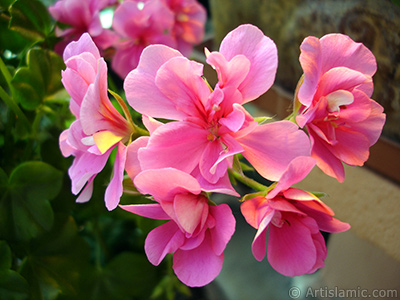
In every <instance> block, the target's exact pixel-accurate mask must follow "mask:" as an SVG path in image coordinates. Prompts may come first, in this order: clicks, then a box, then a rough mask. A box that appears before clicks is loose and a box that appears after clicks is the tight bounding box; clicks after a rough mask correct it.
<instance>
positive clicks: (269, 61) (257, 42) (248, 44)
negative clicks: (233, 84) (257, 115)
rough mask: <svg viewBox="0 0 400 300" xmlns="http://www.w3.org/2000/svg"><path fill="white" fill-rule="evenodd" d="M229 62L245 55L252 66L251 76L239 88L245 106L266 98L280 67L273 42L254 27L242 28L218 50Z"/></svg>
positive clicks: (227, 38) (224, 41) (225, 39)
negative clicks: (260, 98)
mask: <svg viewBox="0 0 400 300" xmlns="http://www.w3.org/2000/svg"><path fill="white" fill-rule="evenodd" d="M219 52H221V54H222V55H224V56H225V58H226V60H228V61H230V60H231V59H232V58H233V57H235V56H236V55H240V54H242V55H244V56H245V57H246V58H247V59H248V60H249V61H250V63H251V67H250V70H249V73H248V74H247V76H246V78H245V79H244V80H243V82H242V83H241V84H240V86H239V91H240V92H241V93H242V95H243V98H244V102H243V103H246V102H248V101H251V100H253V99H255V98H257V97H259V96H261V95H262V94H264V93H265V92H266V91H267V90H268V89H269V88H270V87H271V86H272V84H273V82H274V80H275V73H276V70H277V67H278V54H277V48H276V46H275V44H274V42H273V41H272V40H271V39H270V38H269V37H267V36H265V35H264V33H263V32H262V31H261V30H260V29H258V28H257V27H255V26H253V25H249V24H246V25H240V26H239V27H237V28H236V29H234V30H233V31H231V32H230V33H228V34H227V35H226V37H225V38H224V39H223V40H222V42H221V46H220V49H219Z"/></svg>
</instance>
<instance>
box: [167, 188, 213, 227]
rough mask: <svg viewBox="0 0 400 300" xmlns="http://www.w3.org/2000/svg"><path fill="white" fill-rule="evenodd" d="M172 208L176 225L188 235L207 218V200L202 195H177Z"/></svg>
mask: <svg viewBox="0 0 400 300" xmlns="http://www.w3.org/2000/svg"><path fill="white" fill-rule="evenodd" d="M174 208H175V214H176V218H177V223H179V225H180V227H182V229H183V230H185V231H186V232H187V233H189V234H193V232H194V231H195V230H196V228H197V227H199V226H200V227H201V223H202V220H203V219H204V220H205V219H206V218H207V217H208V203H207V199H206V198H205V197H204V196H202V195H193V194H187V193H185V194H177V195H176V196H175V198H174Z"/></svg>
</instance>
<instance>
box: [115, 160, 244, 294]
mask: <svg viewBox="0 0 400 300" xmlns="http://www.w3.org/2000/svg"><path fill="white" fill-rule="evenodd" d="M134 183H135V186H136V187H137V188H138V190H139V191H140V192H141V193H142V194H150V195H152V196H153V197H154V200H155V201H157V203H155V204H142V205H121V208H123V209H125V210H127V211H129V212H132V213H134V214H138V215H140V216H144V217H148V218H153V219H160V220H169V221H168V222H167V223H164V224H163V225H161V226H159V227H157V228H155V229H153V230H152V231H151V232H150V233H149V235H148V236H147V238H146V241H145V252H146V255H147V257H148V259H149V261H150V262H151V263H152V264H153V265H159V264H160V262H161V261H162V260H163V259H164V257H165V256H166V255H167V254H168V253H174V255H173V269H174V271H175V273H176V275H177V276H178V278H179V279H180V280H181V281H182V282H183V283H185V284H186V285H188V286H192V287H195V286H204V285H206V284H208V283H210V282H211V281H212V280H214V278H215V277H217V276H218V274H219V272H220V271H221V268H222V264H223V260H224V253H223V252H224V249H225V247H226V244H227V243H228V241H229V240H230V238H231V236H232V235H233V232H234V230H235V223H236V222H235V218H234V217H233V215H232V212H231V210H230V208H229V206H228V205H226V204H221V205H217V206H214V205H209V203H208V198H207V196H206V195H205V194H203V193H202V191H201V187H200V185H199V184H198V182H197V181H196V179H194V178H193V177H192V176H190V175H189V174H186V173H184V172H182V171H179V170H176V169H171V168H166V169H159V170H147V171H143V172H142V173H140V174H139V175H137V176H136V178H135V181H134Z"/></svg>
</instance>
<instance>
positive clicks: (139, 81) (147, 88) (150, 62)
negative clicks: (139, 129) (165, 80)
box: [124, 45, 185, 120]
mask: <svg viewBox="0 0 400 300" xmlns="http://www.w3.org/2000/svg"><path fill="white" fill-rule="evenodd" d="M177 56H182V54H180V53H179V52H178V51H176V50H174V49H172V48H169V47H167V46H164V45H150V46H148V47H147V48H145V49H144V50H143V52H142V55H141V57H140V61H139V65H138V67H137V69H135V70H133V71H132V72H130V73H129V74H128V76H127V77H126V79H125V81H124V90H125V93H126V99H127V101H128V103H129V104H130V105H131V106H132V108H133V109H135V110H136V111H138V112H139V113H142V114H145V115H149V116H151V117H153V118H167V119H176V120H180V119H183V118H184V117H185V114H184V113H182V112H180V111H177V110H176V108H175V104H174V103H172V102H171V101H170V100H169V99H168V98H167V97H165V96H164V94H162V93H161V91H160V90H159V89H158V88H157V87H156V85H155V77H156V74H157V71H158V69H159V68H160V67H161V66H162V65H163V64H164V63H165V62H167V61H168V60H170V59H171V58H173V57H177Z"/></svg>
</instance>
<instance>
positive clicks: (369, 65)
mask: <svg viewBox="0 0 400 300" xmlns="http://www.w3.org/2000/svg"><path fill="white" fill-rule="evenodd" d="M320 43H321V52H322V58H321V59H322V66H323V67H322V72H323V73H325V72H326V71H327V70H329V69H332V68H335V67H341V66H343V67H347V68H349V69H353V70H356V71H359V72H361V73H364V74H366V75H369V76H372V75H374V74H375V72H376V69H377V66H376V60H375V56H374V55H373V54H372V52H371V51H370V50H369V49H368V48H367V47H365V46H364V45H363V44H362V43H356V42H354V41H353V40H352V39H350V38H349V37H348V36H346V35H344V34H339V33H336V34H327V35H325V36H323V37H322V38H321V39H320Z"/></svg>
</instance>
